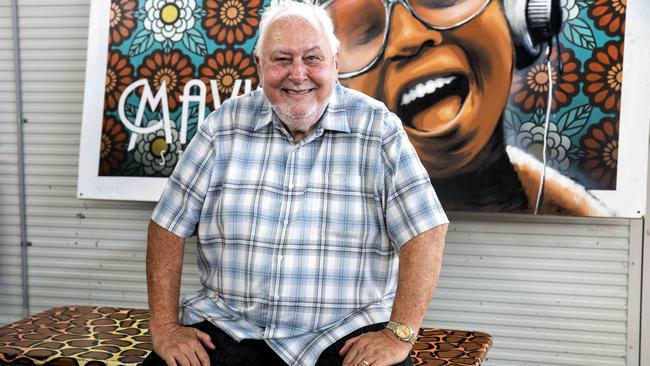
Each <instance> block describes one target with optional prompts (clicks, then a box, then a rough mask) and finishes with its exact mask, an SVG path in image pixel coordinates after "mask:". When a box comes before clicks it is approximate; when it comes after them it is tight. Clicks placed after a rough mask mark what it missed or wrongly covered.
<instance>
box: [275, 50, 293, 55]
mask: <svg viewBox="0 0 650 366" xmlns="http://www.w3.org/2000/svg"><path fill="white" fill-rule="evenodd" d="M271 56H291V54H290V53H289V52H287V51H282V50H275V51H272V52H271Z"/></svg>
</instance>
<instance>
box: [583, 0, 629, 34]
mask: <svg viewBox="0 0 650 366" xmlns="http://www.w3.org/2000/svg"><path fill="white" fill-rule="evenodd" d="M626 9H627V0H596V1H594V3H593V4H591V5H589V12H588V15H589V17H590V18H591V19H593V20H594V24H595V25H596V27H598V28H599V29H602V30H603V31H605V33H607V35H609V36H621V35H623V34H624V33H625V10H626Z"/></svg>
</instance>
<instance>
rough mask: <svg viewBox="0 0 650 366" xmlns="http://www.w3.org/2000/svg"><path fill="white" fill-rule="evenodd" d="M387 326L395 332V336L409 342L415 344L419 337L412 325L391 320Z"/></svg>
mask: <svg viewBox="0 0 650 366" xmlns="http://www.w3.org/2000/svg"><path fill="white" fill-rule="evenodd" d="M386 328H388V329H390V330H391V331H393V333H395V336H396V337H397V338H398V339H399V340H400V341H404V342H409V343H410V344H411V346H412V345H414V344H415V340H416V339H417V338H418V334H417V333H416V332H414V331H413V329H411V327H410V326H408V325H406V324H402V323H398V322H394V321H392V320H391V321H389V322H388V325H386Z"/></svg>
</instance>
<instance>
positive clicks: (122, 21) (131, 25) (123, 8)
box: [109, 0, 138, 46]
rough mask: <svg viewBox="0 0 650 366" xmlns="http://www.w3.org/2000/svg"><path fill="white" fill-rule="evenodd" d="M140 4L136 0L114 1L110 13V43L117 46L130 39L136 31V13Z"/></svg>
mask: <svg viewBox="0 0 650 366" xmlns="http://www.w3.org/2000/svg"><path fill="white" fill-rule="evenodd" d="M137 6H138V2H137V1H134V0H112V1H111V9H110V12H109V22H110V27H111V30H110V33H109V36H110V38H109V39H110V43H111V44H112V45H114V46H117V45H119V44H121V43H122V41H124V40H125V39H126V38H129V36H130V35H131V32H133V30H134V29H135V25H136V20H135V17H134V14H133V13H134V12H135V10H136V7H137Z"/></svg>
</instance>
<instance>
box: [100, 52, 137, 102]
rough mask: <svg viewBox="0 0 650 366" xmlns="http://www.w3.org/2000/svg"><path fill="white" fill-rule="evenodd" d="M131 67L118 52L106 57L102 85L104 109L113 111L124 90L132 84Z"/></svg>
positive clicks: (125, 58) (126, 59) (126, 58)
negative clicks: (104, 75)
mask: <svg viewBox="0 0 650 366" xmlns="http://www.w3.org/2000/svg"><path fill="white" fill-rule="evenodd" d="M132 74H133V66H132V65H131V62H130V61H129V58H128V56H125V55H123V54H122V53H121V52H120V51H115V52H111V53H109V55H108V65H107V67H106V80H105V84H104V108H105V109H107V110H115V109H116V108H117V104H118V102H119V100H120V96H121V95H122V92H123V91H124V89H126V87H127V86H129V84H131V83H132V82H133V76H132Z"/></svg>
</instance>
